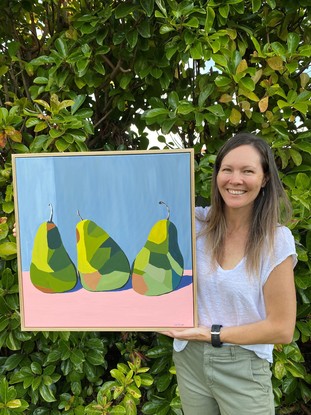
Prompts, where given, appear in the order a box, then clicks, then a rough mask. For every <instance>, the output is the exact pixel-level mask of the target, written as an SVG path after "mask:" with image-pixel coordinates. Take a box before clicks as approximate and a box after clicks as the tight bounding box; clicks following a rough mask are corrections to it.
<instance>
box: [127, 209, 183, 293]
mask: <svg viewBox="0 0 311 415" xmlns="http://www.w3.org/2000/svg"><path fill="white" fill-rule="evenodd" d="M159 203H160V204H164V205H165V206H166V208H167V211H168V216H167V218H166V219H162V220H159V221H158V222H156V223H155V225H154V226H153V227H152V229H151V231H150V233H149V235H148V238H147V241H146V243H145V245H144V246H143V248H142V249H141V250H140V251H139V253H138V254H137V256H136V258H135V260H134V263H133V267H132V286H133V289H134V290H135V291H136V292H138V293H139V294H143V295H149V296H155V295H162V294H167V293H169V292H171V291H174V290H175V289H176V288H177V287H178V285H179V283H180V280H181V278H182V276H183V272H184V260H183V256H182V254H181V251H180V249H179V245H178V234H177V229H176V226H175V225H174V224H173V223H172V222H171V221H170V220H169V216H170V213H169V208H168V206H167V205H166V204H165V203H164V202H159Z"/></svg>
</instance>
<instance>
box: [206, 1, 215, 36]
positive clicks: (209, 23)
mask: <svg viewBox="0 0 311 415" xmlns="http://www.w3.org/2000/svg"><path fill="white" fill-rule="evenodd" d="M214 20H215V11H214V9H213V8H212V7H209V6H208V7H207V8H206V18H205V25H204V31H205V33H209V32H210V31H211V29H212V27H213V23H214Z"/></svg>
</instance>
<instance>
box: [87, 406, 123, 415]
mask: <svg viewBox="0 0 311 415" xmlns="http://www.w3.org/2000/svg"><path fill="white" fill-rule="evenodd" d="M101 413H102V412H101ZM109 414H111V415H127V411H126V409H125V408H124V406H122V405H116V406H113V407H112V408H111V409H109ZM94 415H95V414H94ZM98 415H100V414H98Z"/></svg>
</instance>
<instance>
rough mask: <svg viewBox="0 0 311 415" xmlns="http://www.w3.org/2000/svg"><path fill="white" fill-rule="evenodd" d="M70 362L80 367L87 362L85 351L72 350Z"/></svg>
mask: <svg viewBox="0 0 311 415" xmlns="http://www.w3.org/2000/svg"><path fill="white" fill-rule="evenodd" d="M70 360H71V362H72V363H73V364H74V365H80V364H81V363H83V362H84V360H85V358H84V353H83V351H82V350H79V349H74V350H72V352H71V353H70Z"/></svg>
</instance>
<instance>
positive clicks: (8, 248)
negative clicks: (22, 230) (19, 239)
mask: <svg viewBox="0 0 311 415" xmlns="http://www.w3.org/2000/svg"><path fill="white" fill-rule="evenodd" d="M16 253H17V249H16V243H15V242H3V243H1V244H0V257H2V258H3V257H8V256H11V255H16Z"/></svg>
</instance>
